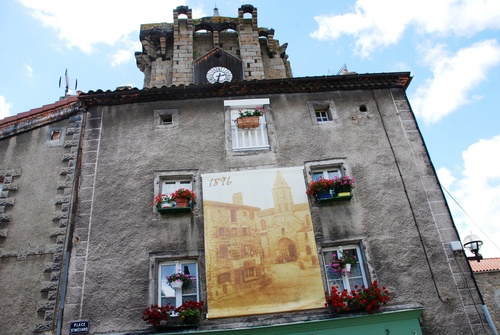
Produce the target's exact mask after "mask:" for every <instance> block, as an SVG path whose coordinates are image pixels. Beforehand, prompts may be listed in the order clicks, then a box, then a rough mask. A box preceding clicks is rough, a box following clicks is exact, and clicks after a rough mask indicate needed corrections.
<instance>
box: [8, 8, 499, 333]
mask: <svg viewBox="0 0 500 335" xmlns="http://www.w3.org/2000/svg"><path fill="white" fill-rule="evenodd" d="M245 14H246V15H251V17H250V18H245V16H244V15H245ZM179 15H185V17H184V16H182V17H179ZM228 29H229V30H228ZM199 31H203V32H201V33H198V32H199ZM140 38H141V42H142V44H143V51H142V52H140V53H137V54H136V58H137V62H138V66H139V68H140V69H141V71H143V72H144V74H145V82H144V86H145V88H144V89H129V88H120V89H117V90H115V91H112V92H111V91H107V92H103V91H101V90H97V91H89V92H87V93H82V94H80V95H79V96H78V97H77V98H76V97H75V98H71V99H70V100H66V101H65V102H64V101H62V102H59V103H56V104H55V105H54V106H52V107H47V108H42V110H40V111H39V112H40V113H35V114H36V115H37V118H38V121H36V122H35V121H33V120H32V117H34V115H35V114H32V113H28V115H20V116H18V117H16V118H15V119H14V120H7V121H5V122H0V134H2V135H1V138H0V157H1V159H0V183H1V185H2V190H1V192H2V193H1V197H0V221H1V222H0V224H1V226H0V243H1V244H0V246H1V248H0V262H1V265H2V266H1V267H0V271H1V276H0V281H1V284H2V285H0V290H1V292H2V295H3V296H4V297H5V299H4V300H3V302H2V303H1V305H0V307H1V309H0V318H1V319H2V321H3V322H2V323H1V324H0V333H8V334H23V335H24V334H32V333H33V332H39V333H40V332H43V333H45V334H68V333H71V332H72V333H75V327H78V326H81V328H87V329H85V330H84V329H81V328H80V329H77V332H78V331H79V332H80V333H82V332H84V331H86V332H87V333H88V334H102V335H104V334H115V335H116V334H121V335H125V334H128V335H132V334H151V333H154V332H155V330H154V329H153V328H152V327H151V325H149V324H147V323H146V322H144V321H143V320H142V319H141V316H142V313H143V311H144V310H145V309H146V307H148V306H151V305H154V304H160V305H165V304H167V303H168V304H171V305H174V306H179V305H180V304H181V303H182V302H183V301H185V300H196V301H203V302H204V303H205V306H204V310H203V316H202V320H201V323H200V325H199V326H196V327H193V326H189V327H185V326H183V325H182V324H180V323H179V322H178V321H177V322H174V320H171V321H172V322H173V323H172V324H171V325H170V328H168V329H166V330H164V333H167V334H169V333H178V332H189V333H192V334H199V333H211V334H241V333H245V334H254V333H255V334H310V333H315V334H317V335H326V334H331V333H332V331H334V332H339V333H344V334H368V333H370V334H388V333H389V334H404V333H408V334H417V335H419V334H426V335H427V334H493V332H492V330H491V328H490V325H489V324H488V320H487V317H486V315H485V312H484V310H483V309H482V308H481V304H482V303H481V299H480V294H479V291H478V289H477V287H476V286H475V283H474V280H473V277H472V272H471V271H463V269H465V268H466V267H467V260H466V259H465V258H464V257H463V254H462V255H460V254H458V253H454V252H453V251H452V250H451V248H450V242H454V241H457V240H458V239H459V238H458V234H457V231H456V229H455V227H454V224H453V221H452V218H451V215H450V213H449V210H448V207H447V204H446V200H445V198H444V195H443V193H442V191H441V188H440V185H439V181H438V179H437V177H436V173H435V170H434V168H433V166H432V163H431V160H430V158H429V154H428V152H427V150H426V147H425V143H424V140H423V138H422V136H421V133H420V131H419V129H418V125H417V123H416V120H415V118H414V115H413V113H412V111H411V108H410V104H409V102H408V99H407V97H406V94H405V91H406V88H407V87H408V85H409V83H410V81H411V76H410V74H409V73H408V72H397V73H372V74H352V73H351V74H345V75H338V76H327V77H306V78H292V77H291V70H290V65H289V63H288V60H287V56H286V54H285V52H284V48H285V46H279V45H278V42H277V41H276V40H274V31H272V30H265V29H261V28H257V9H256V8H254V7H253V6H250V5H245V6H242V7H241V8H240V9H239V11H238V18H237V19H230V18H221V17H218V16H214V17H211V18H203V19H199V20H196V19H193V18H192V17H191V11H190V9H189V8H188V7H178V8H177V9H175V10H174V23H173V24H167V23H162V24H153V25H143V26H142V27H141V36H140ZM219 60H220V62H221V63H217V62H218V61H219ZM226 70H227V71H226ZM228 71H229V72H228ZM238 76H239V77H238ZM196 78H197V79H196ZM281 78H287V80H286V81H284V80H281ZM195 79H196V80H195ZM253 79H257V80H253ZM153 87H155V88H153ZM256 110H257V111H261V112H262V111H264V113H263V115H260V116H258V117H257V119H258V121H257V123H256V124H255V125H254V126H252V127H253V128H240V127H239V126H238V123H237V122H235V121H237V118H238V117H239V115H240V114H239V112H240V111H248V112H252V113H253V112H255V111H256ZM22 125H25V128H23V130H22V131H18V130H19V127H21V126H22ZM62 134H64V136H61V135H62ZM61 137H64V139H62V138H61ZM49 139H53V140H55V141H56V142H57V143H58V144H57V145H55V144H54V143H52V142H51V141H52V140H49ZM52 144H54V145H52ZM40 153H42V155H40ZM320 176H321V177H323V178H329V179H330V178H334V177H335V176H336V177H347V176H350V177H352V178H354V179H355V180H356V187H355V188H354V189H353V190H349V191H347V192H346V191H345V190H343V191H338V192H336V193H330V194H329V196H328V197H326V198H325V199H323V198H319V197H316V196H313V195H307V194H306V188H307V186H308V185H309V184H310V183H311V182H312V181H315V180H318V178H319V177H320ZM181 188H182V189H188V190H190V191H192V192H194V193H195V194H196V198H195V199H192V200H191V202H190V203H189V205H188V206H187V207H181V206H180V201H177V203H176V206H175V207H172V204H173V202H168V203H166V204H162V206H163V205H165V207H161V206H160V207H157V206H156V205H154V206H152V205H151V201H152V200H153V199H155V197H157V196H160V197H162V194H165V196H164V197H165V198H166V197H167V196H168V195H169V194H170V193H171V192H172V191H174V190H176V189H181ZM174 202H175V201H174ZM33 206H36V208H35V209H33ZM342 254H344V255H347V254H350V255H355V256H356V257H357V262H356V264H353V266H352V269H351V270H350V271H346V272H343V273H337V272H334V271H332V268H331V267H330V266H329V265H330V263H331V261H332V257H334V256H335V257H339V256H341V255H342ZM28 262H29V263H28ZM27 264H29V266H26V265H27ZM175 272H183V273H186V274H187V273H189V274H190V276H191V277H192V278H193V279H192V282H191V286H190V287H189V288H181V287H178V288H175V289H174V288H173V285H170V284H169V283H168V280H167V276H169V275H171V274H172V273H175ZM373 281H377V282H379V283H380V284H381V285H384V286H385V287H387V289H388V290H389V292H390V296H391V300H390V302H389V303H388V304H387V305H385V306H383V307H382V308H381V310H380V311H379V312H378V313H375V314H369V313H366V312H364V311H354V312H351V313H347V314H335V313H332V312H331V311H330V310H329V309H327V308H325V306H324V302H325V299H324V292H325V290H328V289H329V288H330V287H331V286H332V285H335V286H338V287H341V288H346V289H354V288H355V285H369V284H370V283H372V282H373ZM20 292H22V293H20ZM20 294H21V296H22V299H20V298H19V297H20ZM33 297H36V299H33ZM4 320H6V321H4ZM28 325H30V326H28Z"/></svg>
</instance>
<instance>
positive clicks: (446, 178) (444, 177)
mask: <svg viewBox="0 0 500 335" xmlns="http://www.w3.org/2000/svg"><path fill="white" fill-rule="evenodd" d="M436 173H437V175H438V178H439V182H440V183H441V185H442V186H443V187H444V188H445V189H449V188H450V185H451V184H453V183H454V182H455V180H457V179H456V178H455V177H453V175H452V174H451V171H450V170H448V169H447V168H445V167H442V168H440V169H438V170H437V171H436Z"/></svg>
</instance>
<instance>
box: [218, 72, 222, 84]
mask: <svg viewBox="0 0 500 335" xmlns="http://www.w3.org/2000/svg"><path fill="white" fill-rule="evenodd" d="M221 75H222V73H219V75H218V76H217V82H219V81H220V76H221Z"/></svg>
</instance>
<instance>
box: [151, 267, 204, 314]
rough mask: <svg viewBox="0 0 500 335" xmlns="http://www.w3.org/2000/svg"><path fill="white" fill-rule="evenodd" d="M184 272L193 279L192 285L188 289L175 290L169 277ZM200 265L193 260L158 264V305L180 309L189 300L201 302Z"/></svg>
mask: <svg viewBox="0 0 500 335" xmlns="http://www.w3.org/2000/svg"><path fill="white" fill-rule="evenodd" d="M179 272H182V273H184V274H189V275H190V276H191V277H192V283H191V285H190V286H189V287H188V288H186V289H180V290H177V291H176V290H174V289H173V288H172V287H171V286H170V285H169V283H168V280H167V276H171V275H173V274H175V273H179ZM198 278H199V277H198V263H197V262H196V261H193V260H184V261H165V262H160V263H159V264H158V297H157V303H158V305H161V306H165V305H166V304H170V305H171V306H175V307H179V306H180V305H182V303H183V302H185V301H187V300H195V301H199V299H200V297H199V280H198Z"/></svg>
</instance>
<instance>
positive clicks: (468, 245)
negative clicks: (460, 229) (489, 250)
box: [464, 234, 483, 262]
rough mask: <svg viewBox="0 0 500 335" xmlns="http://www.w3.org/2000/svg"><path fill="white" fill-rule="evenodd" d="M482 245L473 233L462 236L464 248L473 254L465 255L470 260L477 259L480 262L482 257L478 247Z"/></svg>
mask: <svg viewBox="0 0 500 335" xmlns="http://www.w3.org/2000/svg"><path fill="white" fill-rule="evenodd" d="M482 245H483V241H481V239H480V238H479V237H478V236H476V235H473V234H470V235H467V236H465V238H464V248H465V249H467V250H469V251H470V252H472V253H473V254H474V256H472V257H467V259H468V260H470V261H478V262H480V261H481V259H483V256H481V254H480V253H479V248H481V246H482Z"/></svg>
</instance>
